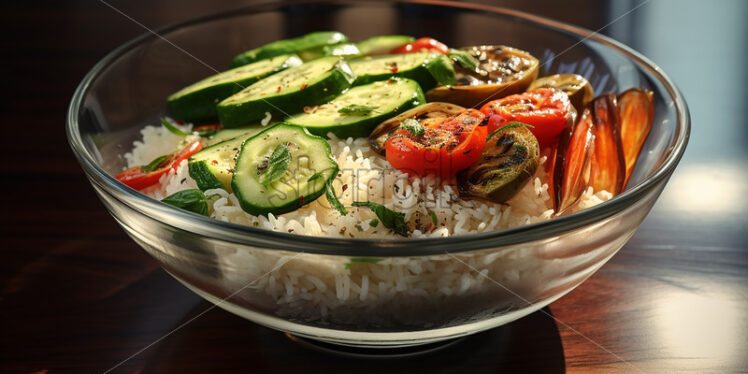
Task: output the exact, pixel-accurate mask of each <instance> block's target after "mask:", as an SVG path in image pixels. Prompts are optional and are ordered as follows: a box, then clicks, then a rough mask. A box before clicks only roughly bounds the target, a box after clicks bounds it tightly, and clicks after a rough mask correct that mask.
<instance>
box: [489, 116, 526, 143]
mask: <svg viewBox="0 0 748 374" xmlns="http://www.w3.org/2000/svg"><path fill="white" fill-rule="evenodd" d="M517 127H530V128H533V129H534V128H535V126H533V125H528V124H526V123H522V122H517V121H514V122H509V123H507V124H506V125H504V126H501V127H499V128H498V129H496V130H493V131H491V132H490V133H489V134H488V136H486V140H488V139H491V137H492V136H494V135H495V134H496V133H497V132H499V131H501V130H504V129H513V128H517Z"/></svg>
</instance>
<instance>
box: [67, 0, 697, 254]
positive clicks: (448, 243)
mask: <svg viewBox="0 0 748 374" xmlns="http://www.w3.org/2000/svg"><path fill="white" fill-rule="evenodd" d="M304 3H327V4H352V3H353V4H361V3H366V4H369V5H374V4H378V5H379V4H383V3H385V4H390V5H391V4H420V5H430V6H439V7H451V8H459V9H461V10H465V11H482V12H488V13H493V14H499V15H503V16H508V17H510V18H516V19H519V20H523V21H529V22H530V23H533V24H536V25H537V26H540V27H544V28H546V29H549V30H552V31H555V32H559V33H562V34H566V35H567V36H572V37H577V38H579V37H581V39H580V41H578V42H577V43H576V44H574V45H573V46H572V47H570V48H573V47H574V46H576V45H578V44H579V43H581V42H583V41H584V40H592V41H595V42H598V43H600V44H602V45H604V46H605V47H607V48H611V49H613V50H615V51H617V52H619V53H621V54H622V55H624V56H625V57H627V58H628V59H629V60H630V61H631V62H632V63H634V64H636V65H637V66H638V67H639V68H641V69H642V70H644V71H648V72H649V73H650V74H651V75H652V76H653V77H654V78H656V79H657V80H659V82H660V83H661V84H662V85H663V87H664V88H665V90H666V91H667V92H668V94H669V95H670V97H671V98H672V100H673V103H674V105H675V112H676V114H677V118H678V121H677V122H678V123H677V128H676V132H675V134H674V136H673V139H672V141H671V143H670V144H669V147H668V148H669V154H668V155H667V157H666V158H665V159H664V160H662V161H661V163H660V165H659V167H658V168H657V169H656V170H655V171H654V172H653V173H652V174H651V175H650V176H648V177H647V178H646V179H645V180H643V181H642V182H640V183H639V184H637V185H635V186H633V187H631V188H629V189H628V190H626V191H624V192H622V193H621V194H619V195H617V196H615V197H613V198H612V199H610V200H608V201H606V202H603V203H601V204H599V205H596V206H594V207H591V208H587V209H584V210H581V211H579V212H575V213H572V214H569V215H567V216H562V217H558V218H554V219H551V220H547V221H543V222H538V223H533V224H528V225H523V226H518V227H513V228H508V229H502V230H495V231H488V232H483V233H474V234H466V235H457V236H449V237H439V238H396V239H369V238H330V237H317V236H309V235H298V234H290V233H285V232H278V231H272V230H268V229H263V228H255V227H251V226H245V225H240V224H235V223H229V222H223V221H220V220H217V219H214V218H210V217H205V216H202V215H198V214H195V213H192V212H188V211H185V210H181V209H177V208H174V207H172V206H169V205H167V204H164V203H161V202H160V201H158V200H155V199H153V198H150V197H148V196H146V195H144V194H142V193H140V192H138V191H136V190H134V189H131V188H129V187H127V186H125V185H124V184H122V183H120V182H119V181H117V180H116V179H115V178H114V177H113V176H111V175H109V174H108V173H107V172H106V171H104V170H103V169H102V168H101V167H100V166H99V165H98V163H97V162H96V160H95V157H94V156H93V155H92V154H90V153H89V152H88V151H87V150H86V147H85V144H84V140H83V138H82V137H81V134H80V132H79V131H78V128H79V121H78V119H79V113H80V111H79V109H80V108H81V106H82V104H83V102H84V98H85V96H86V93H87V92H88V89H89V88H90V86H91V84H92V82H93V81H94V80H95V79H96V78H97V77H98V76H99V74H100V73H101V72H102V71H103V70H105V69H106V68H107V67H108V66H109V64H110V63H112V62H114V61H116V60H117V58H119V57H120V56H122V55H124V54H125V53H127V52H129V51H130V50H132V49H134V48H136V47H138V46H139V45H140V44H141V43H143V42H147V41H149V40H151V39H156V38H162V37H161V36H160V35H163V34H165V33H168V32H171V31H174V30H177V29H178V28H181V27H186V26H192V25H196V24H201V23H205V22H210V21H215V20H220V19H228V18H233V17H241V16H246V15H248V14H253V13H260V12H266V11H270V10H274V9H279V8H282V7H284V6H288V5H297V4H304ZM690 128H691V120H690V114H689V110H688V105H687V104H686V101H685V99H684V97H683V95H682V94H681V92H680V90H679V89H678V88H677V87H676V85H675V84H674V83H673V82H672V80H671V79H670V78H669V77H668V76H667V75H666V74H665V72H664V71H662V69H661V68H660V67H659V66H657V65H656V64H654V63H653V62H652V61H650V60H649V59H648V58H646V57H644V56H643V55H642V54H640V53H639V52H636V51H635V50H633V49H631V48H630V47H628V46H626V45H624V44H622V43H620V42H618V41H615V40H613V39H611V38H609V37H607V36H604V35H601V34H598V33H597V32H593V31H591V30H588V29H585V28H582V27H578V26H573V25H570V24H566V23H563V22H560V21H555V20H552V19H549V18H545V17H541V16H537V15H533V14H530V13H526V12H522V11H518V10H514V9H507V8H501V7H494V6H489V5H482V4H470V3H455V2H451V1H433V0H431V1H430V0H388V1H386V2H382V1H371V0H364V1H353V2H350V1H348V2H344V1H336V0H332V1H314V0H302V1H293V0H291V1H282V2H273V3H262V4H255V5H247V6H242V7H239V8H236V9H230V10H227V11H221V12H218V13H215V14H211V15H207V16H202V17H197V18H193V19H190V20H186V21H182V22H178V23H174V24H171V25H167V26H164V27H161V28H158V29H155V30H154V32H146V33H143V34H141V35H139V36H137V37H135V38H133V39H131V40H130V41H128V42H126V43H124V44H122V45H120V46H119V47H117V48H115V49H114V50H112V51H111V52H109V53H108V54H107V55H106V56H104V57H103V58H102V59H101V60H100V61H99V62H98V63H97V64H96V65H94V67H93V68H92V69H91V70H90V71H89V72H88V73H87V74H86V75H85V77H84V78H83V80H82V81H81V83H80V84H79V85H78V87H77V88H76V90H75V92H74V94H73V97H72V100H71V102H70V105H69V107H68V113H67V121H66V132H67V137H68V142H69V143H70V146H71V148H72V150H73V153H74V154H75V156H76V158H77V159H78V162H79V163H80V164H81V167H82V168H83V169H84V171H85V173H86V175H87V177H88V179H89V181H90V182H91V183H92V184H93V185H94V187H95V188H96V189H97V190H98V191H99V192H100V193H106V194H108V195H110V196H111V197H113V198H115V199H116V200H118V201H119V202H121V203H123V204H125V205H127V206H128V207H130V208H131V209H133V210H136V211H138V212H139V213H141V214H145V215H147V216H149V217H150V218H152V219H154V220H157V221H159V222H161V223H163V224H165V225H168V226H171V227H173V229H174V230H183V231H187V232H191V233H193V234H196V235H200V236H204V237H207V238H210V239H213V240H218V241H221V242H229V243H234V244H239V245H247V246H252V247H258V248H264V249H270V250H285V251H292V252H304V253H317V254H329V255H344V256H355V257H366V256H375V257H383V256H387V257H401V256H423V255H434V254H445V253H459V252H465V251H472V250H480V249H487V248H496V247H505V246H511V245H517V244H521V243H526V242H531V241H537V240H544V239H551V238H552V237H553V236H555V235H558V234H562V233H564V232H568V231H572V230H575V229H578V228H581V227H584V226H586V225H589V224H592V223H594V222H597V221H600V220H602V219H605V218H607V217H610V216H612V215H615V214H617V213H619V212H621V211H622V210H623V209H625V208H626V207H628V206H630V205H632V204H633V203H635V202H636V201H639V200H640V199H642V198H643V197H644V196H646V195H647V194H648V193H649V192H650V191H652V190H654V189H656V188H657V186H658V185H659V184H660V182H665V181H666V180H667V178H668V177H669V176H670V175H671V174H672V172H673V171H674V169H675V167H676V166H677V164H678V162H679V161H680V159H681V157H682V155H683V153H684V152H685V148H686V144H687V143H688V138H689V136H690ZM302 238H303V240H299V239H302ZM188 250H189V249H188Z"/></svg>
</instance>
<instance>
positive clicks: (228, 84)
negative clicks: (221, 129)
mask: <svg viewBox="0 0 748 374" xmlns="http://www.w3.org/2000/svg"><path fill="white" fill-rule="evenodd" d="M302 63H303V62H302V61H301V59H300V58H299V56H296V55H281V56H276V57H273V58H270V59H267V60H262V61H258V62H256V63H253V64H249V65H245V66H241V67H238V68H235V69H231V70H228V71H224V72H223V73H219V74H216V75H213V76H210V77H208V78H205V79H203V80H201V81H199V82H197V83H194V84H191V85H189V86H187V87H185V88H183V89H181V90H179V91H177V92H176V93H174V94H172V95H171V96H169V98H168V99H167V103H168V105H169V111H170V112H171V114H172V116H173V117H174V118H175V119H178V120H180V121H185V122H192V123H208V122H215V121H216V119H218V113H217V112H216V104H218V103H219V102H221V101H222V100H224V99H226V98H227V97H229V96H231V95H233V94H235V93H237V92H239V91H241V90H243V89H244V88H246V87H248V86H250V85H252V84H253V83H255V82H257V81H258V80H260V79H261V78H264V77H266V76H268V75H271V74H274V73H277V72H279V71H283V70H286V69H288V68H290V67H293V66H299V65H301V64H302Z"/></svg>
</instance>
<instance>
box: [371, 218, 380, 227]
mask: <svg viewBox="0 0 748 374" xmlns="http://www.w3.org/2000/svg"><path fill="white" fill-rule="evenodd" d="M369 226H371V227H377V226H379V220H378V219H376V218H374V219H372V220H371V221H369Z"/></svg>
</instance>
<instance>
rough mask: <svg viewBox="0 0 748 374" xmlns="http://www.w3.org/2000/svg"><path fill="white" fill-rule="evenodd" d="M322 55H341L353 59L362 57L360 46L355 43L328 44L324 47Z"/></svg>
mask: <svg viewBox="0 0 748 374" xmlns="http://www.w3.org/2000/svg"><path fill="white" fill-rule="evenodd" d="M322 55H324V56H341V57H344V58H346V59H352V58H356V57H361V52H359V50H358V47H356V45H355V44H353V43H342V44H336V45H328V46H325V47H323V48H322Z"/></svg>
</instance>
